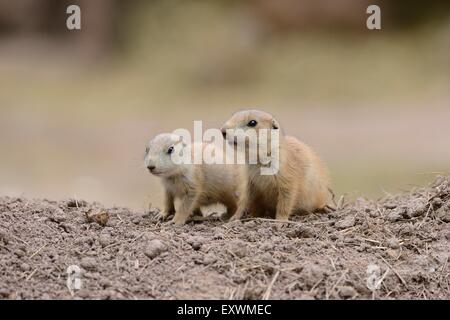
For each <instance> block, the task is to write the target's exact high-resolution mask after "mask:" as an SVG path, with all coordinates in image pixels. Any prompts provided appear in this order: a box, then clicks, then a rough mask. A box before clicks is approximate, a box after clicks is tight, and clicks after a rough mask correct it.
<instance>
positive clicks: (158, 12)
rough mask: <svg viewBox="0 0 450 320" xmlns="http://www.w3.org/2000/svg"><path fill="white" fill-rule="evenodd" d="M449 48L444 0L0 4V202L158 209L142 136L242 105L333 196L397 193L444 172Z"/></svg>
mask: <svg viewBox="0 0 450 320" xmlns="http://www.w3.org/2000/svg"><path fill="white" fill-rule="evenodd" d="M69 4H78V5H80V7H81V14H82V16H81V21H82V30H81V31H68V30H67V29H66V18H67V16H68V15H67V14H66V7H67V6H68V5H69ZM369 4H378V5H379V6H380V7H381V11H382V13H381V15H382V30H378V31H369V30H367V29H366V19H367V17H368V15H367V14H366V13H365V12H366V8H367V6H368V5H369ZM449 57H450V6H449V2H448V1H431V2H427V3H426V4H425V3H423V2H421V1H395V2H394V1H385V2H383V1H366V0H363V1H360V0H354V1H350V0H344V1H332V0H314V1H313V0H248V1H225V0H223V1H206V0H203V1H186V0H183V1H181V0H178V1H174V0H155V1H137V0H134V1H112V0H96V1H89V0H85V1H75V0H74V1H60V0H18V1H6V0H0V150H1V154H0V155H1V160H0V161H1V166H0V195H25V196H28V197H47V198H56V199H59V198H68V197H77V198H83V199H87V200H98V201H101V202H103V203H105V204H108V205H113V204H117V205H124V206H131V207H133V208H138V209H141V208H144V207H147V206H148V204H149V203H152V204H153V205H154V206H159V205H160V204H161V202H160V199H161V195H162V192H161V188H160V187H159V181H158V180H157V179H156V178H154V177H151V176H150V175H149V174H148V173H147V172H146V171H145V170H144V168H143V164H142V157H143V152H144V148H145V145H144V144H145V142H146V141H147V139H148V138H150V137H152V136H153V135H155V134H156V133H159V132H161V131H165V132H168V131H172V130H174V129H176V128H181V127H183V128H188V129H192V128H193V121H194V120H204V121H205V127H219V126H220V125H221V124H222V123H223V122H224V120H226V119H227V117H229V116H230V114H231V113H232V112H233V111H235V110H237V109H240V108H246V107H258V108H261V109H264V110H266V111H269V112H271V113H273V114H275V115H276V116H277V117H278V118H279V120H280V122H281V123H282V124H283V125H284V128H285V131H286V132H287V133H289V134H293V135H295V136H297V137H299V138H301V139H303V140H305V141H306V142H307V143H309V144H310V145H312V146H313V147H314V148H315V149H316V150H317V152H318V153H319V154H321V155H322V157H323V158H324V159H325V161H326V162H327V163H328V165H329V167H330V171H331V174H332V178H333V185H334V188H335V190H336V192H337V193H338V194H342V193H349V194H350V195H351V196H357V195H361V194H362V195H367V196H370V197H378V196H380V195H383V194H384V193H385V192H397V191H398V190H401V189H406V188H409V187H410V185H411V184H421V183H424V182H425V181H429V180H430V179H432V176H433V174H435V173H436V172H448V171H450V59H449Z"/></svg>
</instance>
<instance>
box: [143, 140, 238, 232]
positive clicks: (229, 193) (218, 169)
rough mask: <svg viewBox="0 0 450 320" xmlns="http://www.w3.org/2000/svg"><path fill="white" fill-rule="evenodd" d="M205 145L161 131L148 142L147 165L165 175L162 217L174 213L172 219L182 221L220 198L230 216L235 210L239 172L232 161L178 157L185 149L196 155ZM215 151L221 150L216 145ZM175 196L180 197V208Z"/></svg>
mask: <svg viewBox="0 0 450 320" xmlns="http://www.w3.org/2000/svg"><path fill="white" fill-rule="evenodd" d="M206 145H207V144H203V143H194V144H192V145H186V144H185V143H184V142H183V141H182V139H181V137H180V136H178V135H174V134H170V133H162V134H159V135H157V136H156V137H154V138H153V139H152V140H151V141H150V142H149V143H148V145H147V148H146V151H145V166H146V167H147V169H148V170H149V171H150V172H151V173H152V174H153V175H155V176H157V177H159V178H161V179H162V183H163V185H164V188H165V200H164V211H163V212H162V213H160V216H161V217H162V218H167V217H168V216H169V215H170V214H173V213H175V216H174V217H173V219H172V222H173V223H175V224H178V225H182V224H184V223H185V222H186V221H187V219H188V218H189V217H190V216H191V215H192V214H193V213H194V212H200V207H201V206H206V205H209V204H214V203H217V202H219V203H222V204H224V205H225V207H226V209H227V215H228V216H232V215H233V214H234V213H235V211H236V208H237V196H236V193H235V192H236V185H237V183H236V175H237V172H236V168H235V167H234V166H233V165H225V164H223V165H222V164H205V163H202V164H191V163H193V162H189V163H186V162H184V163H180V161H179V160H180V157H182V156H183V153H186V152H187V154H191V155H192V156H193V154H194V152H198V150H200V152H203V150H204V148H205V147H206ZM210 146H211V145H210ZM196 148H197V149H196ZM214 152H221V151H220V150H219V149H217V148H215V149H214ZM192 159H193V158H191V160H192ZM175 199H180V200H181V202H180V206H179V208H177V210H175Z"/></svg>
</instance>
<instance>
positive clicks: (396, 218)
mask: <svg viewBox="0 0 450 320" xmlns="http://www.w3.org/2000/svg"><path fill="white" fill-rule="evenodd" d="M386 218H387V220H388V221H390V222H396V221H399V220H400V219H401V218H402V217H401V215H400V214H399V213H398V212H397V211H392V212H391V213H389V214H388V215H387V217H386Z"/></svg>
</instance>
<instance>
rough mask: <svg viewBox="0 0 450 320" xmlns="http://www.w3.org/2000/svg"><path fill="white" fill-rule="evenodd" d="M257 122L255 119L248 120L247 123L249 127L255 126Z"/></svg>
mask: <svg viewBox="0 0 450 320" xmlns="http://www.w3.org/2000/svg"><path fill="white" fill-rule="evenodd" d="M257 124H258V122H256V120H250V121H249V122H248V123H247V125H248V126H249V127H255V126H256V125H257Z"/></svg>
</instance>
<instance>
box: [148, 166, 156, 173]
mask: <svg viewBox="0 0 450 320" xmlns="http://www.w3.org/2000/svg"><path fill="white" fill-rule="evenodd" d="M155 168H156V167H155V166H152V165H148V166H147V169H148V170H149V171H150V172H153V170H155Z"/></svg>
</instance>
